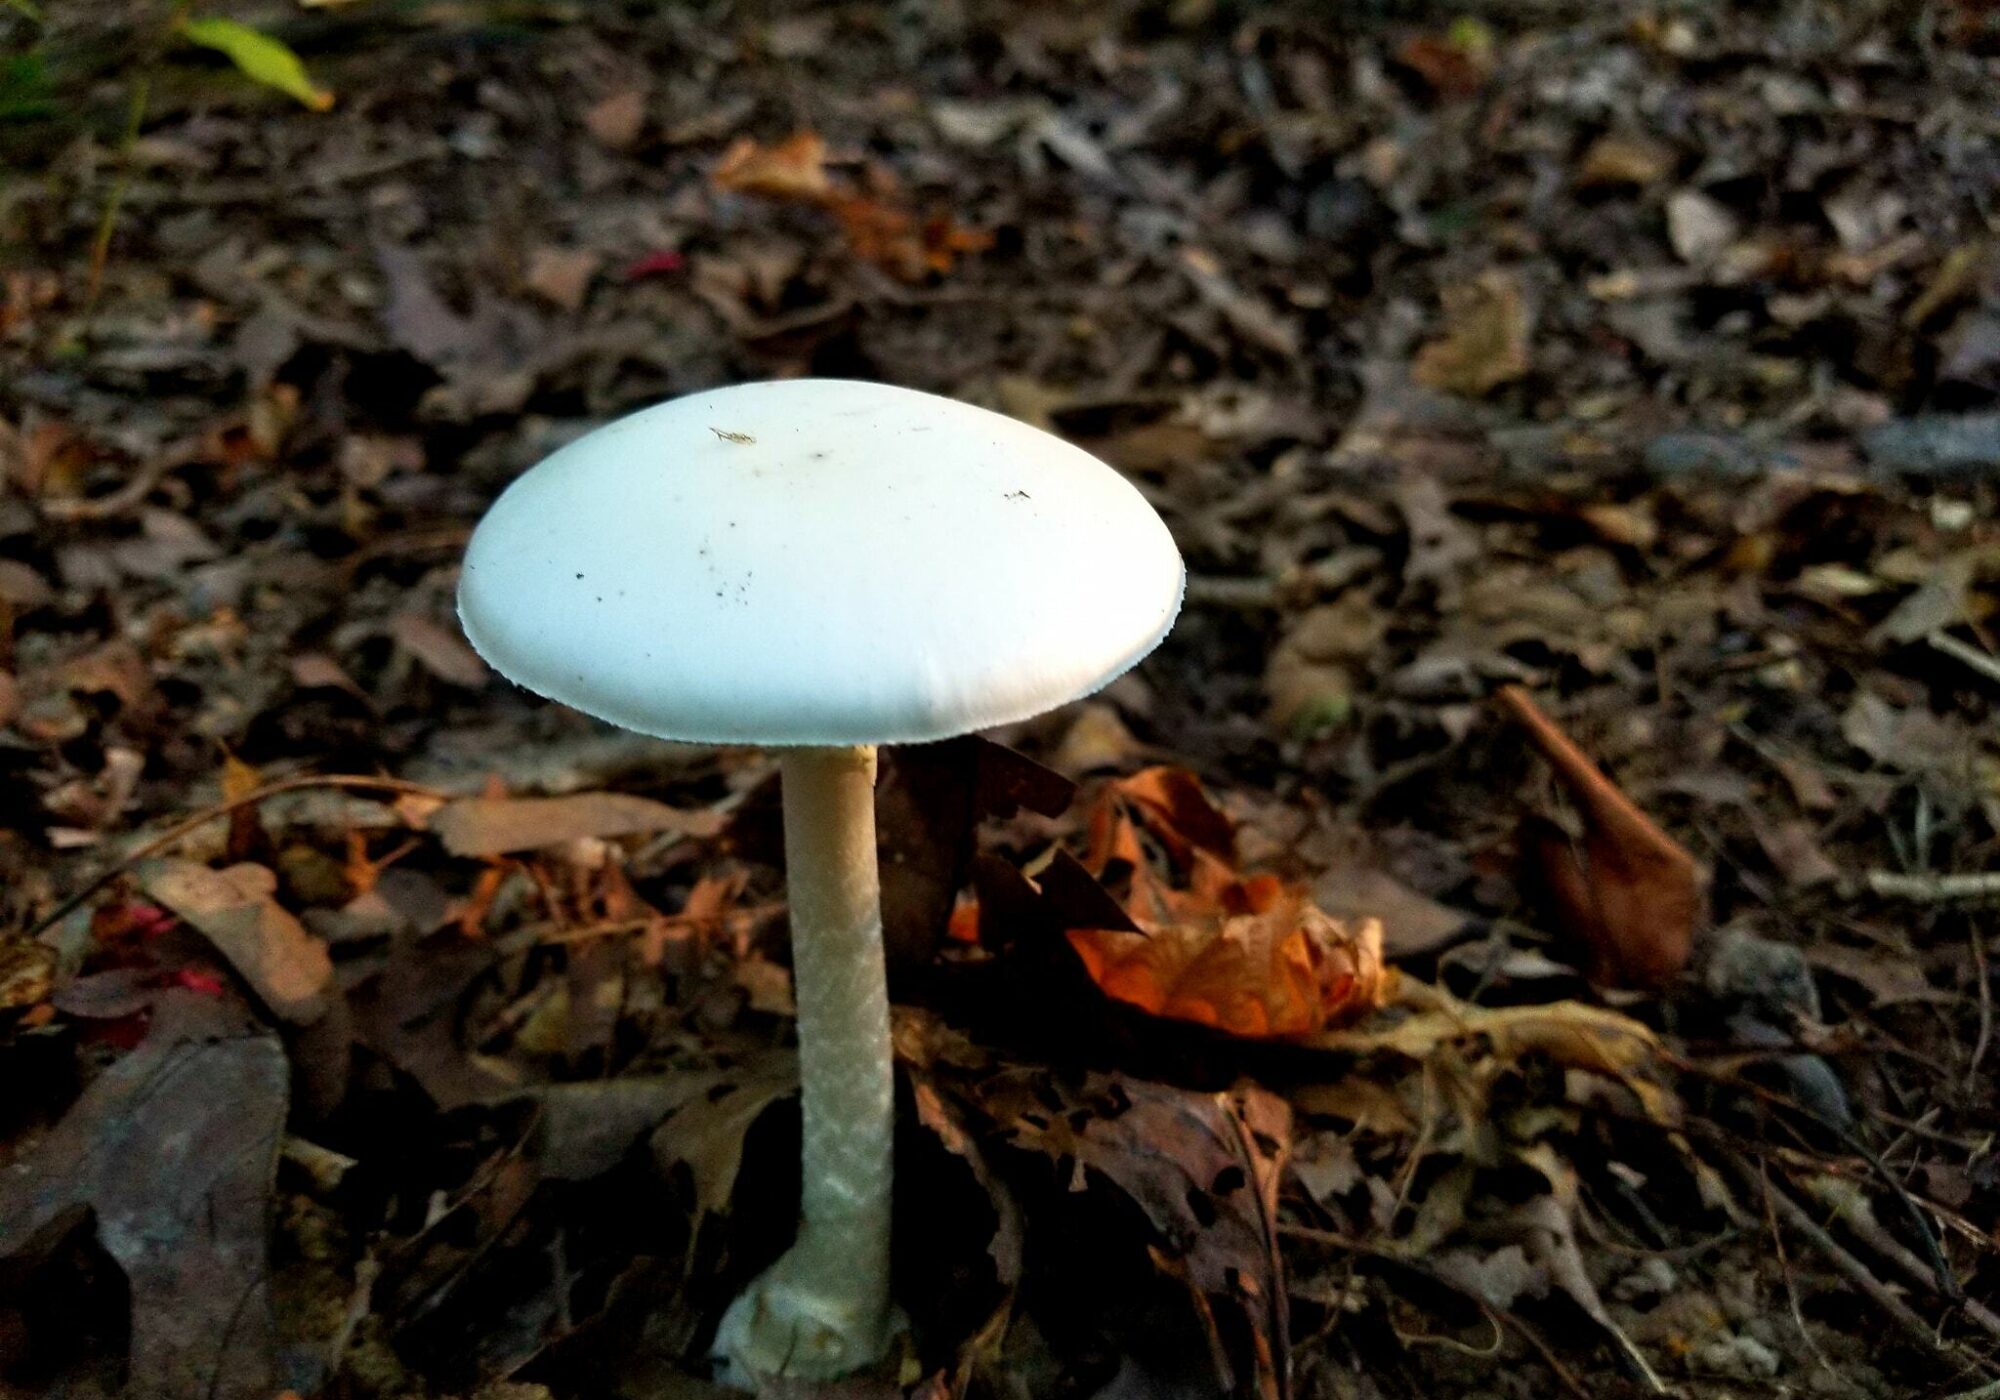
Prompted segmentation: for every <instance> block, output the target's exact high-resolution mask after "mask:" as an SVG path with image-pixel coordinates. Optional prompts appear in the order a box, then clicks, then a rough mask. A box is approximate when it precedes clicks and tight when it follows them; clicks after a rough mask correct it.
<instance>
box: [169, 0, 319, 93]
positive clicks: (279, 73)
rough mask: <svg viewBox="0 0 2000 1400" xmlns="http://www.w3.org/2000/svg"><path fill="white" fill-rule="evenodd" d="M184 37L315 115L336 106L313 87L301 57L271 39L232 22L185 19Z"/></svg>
mask: <svg viewBox="0 0 2000 1400" xmlns="http://www.w3.org/2000/svg"><path fill="white" fill-rule="evenodd" d="M180 31H181V37H182V38H184V39H186V40H187V41H188V42H189V43H192V44H199V45H201V46H202V47H203V48H205V49H214V50H216V51H217V52H218V53H221V54H225V55H227V56H228V58H229V61H230V62H231V63H234V64H235V65H236V66H237V67H238V68H240V69H241V70H242V71H243V75H244V76H245V77H247V78H249V79H251V80H252V81H255V82H259V83H262V84H263V85H264V86H265V87H269V88H276V89H277V90H278V91H279V92H282V93H284V94H285V95H286V96H287V97H295V98H297V99H298V100H299V101H300V102H303V103H304V104H305V105H306V106H308V107H310V108H312V109H313V110H314V111H315V112H324V111H325V110H327V108H329V107H331V106H333V94H332V93H330V92H328V91H327V90H326V89H325V88H323V87H317V86H315V85H314V83H313V80H312V78H311V77H310V76H309V75H308V74H307V73H306V66H305V64H304V63H303V62H301V61H300V59H299V56H298V55H297V54H295V53H293V52H292V51H291V49H290V48H288V47H287V46H286V45H285V44H283V43H281V42H280V41H278V40H276V39H273V38H272V37H271V36H270V35H268V34H265V33H262V32H260V31H258V30H255V29H252V28H251V27H250V26H249V25H247V24H238V23H237V22H236V21H235V20H233V19H184V20H182V21H181V24H180Z"/></svg>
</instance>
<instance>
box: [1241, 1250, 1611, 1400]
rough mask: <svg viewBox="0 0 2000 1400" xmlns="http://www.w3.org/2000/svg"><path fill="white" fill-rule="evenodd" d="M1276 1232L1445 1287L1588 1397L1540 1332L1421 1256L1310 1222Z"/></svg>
mask: <svg viewBox="0 0 2000 1400" xmlns="http://www.w3.org/2000/svg"><path fill="white" fill-rule="evenodd" d="M1278 1233H1279V1234H1280V1235H1290V1236H1291V1237H1292V1238H1294V1239H1301V1240H1310V1241H1312V1242H1313V1243H1314V1244H1323V1245H1327V1246H1330V1247H1331V1248H1334V1249H1345V1250H1347V1251H1349V1252H1350V1253H1353V1254H1365V1255H1367V1256H1368V1257H1370V1258H1371V1259H1380V1260H1382V1261H1383V1262H1384V1263H1387V1264H1400V1265H1401V1266H1402V1267H1404V1268H1406V1269H1408V1270H1409V1271H1410V1272H1411V1273H1413V1274H1418V1275H1420V1276H1422V1277H1424V1278H1427V1279H1429V1280H1430V1281H1431V1282H1432V1283H1435V1284H1437V1285H1438V1286H1439V1287H1440V1288H1444V1289H1448V1290H1450V1291H1451V1292H1453V1293H1456V1294H1458V1295H1459V1297H1461V1298H1464V1299H1465V1300H1466V1301H1468V1302H1470V1303H1472V1304H1473V1305H1474V1306H1475V1307H1477V1308H1478V1309H1479V1310H1480V1311H1481V1312H1482V1313H1484V1314H1486V1318H1487V1321H1489V1322H1496V1323H1501V1324H1504V1325H1505V1326H1508V1327H1511V1328H1513V1329H1514V1331H1515V1332H1517V1333H1519V1334H1520V1336H1521V1339H1522V1340H1523V1341H1525V1342H1527V1344H1528V1345H1529V1346H1531V1347H1533V1348H1534V1349H1535V1350H1536V1351H1537V1352H1539V1353H1541V1357H1542V1360H1543V1361H1545V1362H1547V1363H1548V1368H1549V1369H1550V1370H1551V1371H1553V1372H1555V1375H1556V1379H1557V1380H1559V1381H1561V1382H1562V1384H1563V1388H1564V1389H1565V1390H1567V1391H1569V1393H1570V1394H1572V1395H1574V1396H1577V1397H1578V1400H1591V1392H1590V1391H1589V1390H1587V1389H1586V1388H1585V1387H1584V1384H1583V1382H1582V1381H1580V1380H1578V1379H1577V1377H1576V1373H1575V1372H1573V1371H1571V1370H1570V1369H1569V1367H1567V1366H1565V1365H1564V1364H1563V1362H1562V1358H1561V1357H1559V1356H1557V1355H1556V1353H1555V1349H1554V1348H1553V1347H1551V1346H1550V1345H1549V1344H1548V1343H1547V1342H1546V1341H1544V1340H1543V1339H1542V1336H1541V1334H1540V1333H1538V1332H1537V1331H1535V1329H1534V1328H1532V1327H1530V1326H1529V1325H1528V1324H1527V1323H1526V1322H1525V1321H1523V1320H1522V1319H1521V1318H1519V1317H1516V1316H1515V1315H1514V1314H1513V1313H1511V1312H1509V1311H1508V1310H1507V1309H1506V1308H1502V1307H1497V1306H1495V1305H1494V1304H1492V1303H1489V1302H1487V1301H1486V1299H1484V1298H1482V1297H1480V1296H1479V1295H1478V1294H1477V1293H1475V1292H1473V1291H1472V1290H1470V1289H1468V1288H1467V1287H1466V1286H1465V1285H1464V1284H1462V1283H1458V1282H1456V1281H1454V1280H1452V1279H1449V1278H1447V1277H1445V1276H1444V1274H1442V1273H1440V1272H1438V1271H1437V1270H1435V1269H1433V1268H1431V1267H1430V1265H1428V1264H1426V1263H1424V1262H1423V1261H1422V1260H1421V1259H1412V1258H1410V1257H1409V1256H1408V1255H1405V1254H1398V1253H1397V1252H1396V1251H1395V1250H1393V1249H1384V1248H1382V1247H1381V1246H1380V1245H1373V1244H1369V1243H1368V1242H1367V1241H1366V1240H1357V1239H1355V1238H1353V1237H1352V1236H1350V1235H1342V1234H1336V1233H1335V1232H1334V1231H1332V1230H1320V1229H1315V1228H1314V1227H1312V1226H1310V1225H1289V1224H1283V1223H1281V1224H1279V1226H1278Z"/></svg>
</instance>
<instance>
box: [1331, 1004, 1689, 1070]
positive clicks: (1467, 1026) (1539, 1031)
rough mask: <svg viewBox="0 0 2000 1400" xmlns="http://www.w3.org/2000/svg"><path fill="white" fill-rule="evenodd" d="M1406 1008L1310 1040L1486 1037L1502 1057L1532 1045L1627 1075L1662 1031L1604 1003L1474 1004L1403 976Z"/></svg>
mask: <svg viewBox="0 0 2000 1400" xmlns="http://www.w3.org/2000/svg"><path fill="white" fill-rule="evenodd" d="M1397 985H1398V987H1399V988H1400V989H1402V990H1403V993H1404V998H1405V1000H1404V1005H1405V1008H1406V1010H1407V1014H1402V1015H1397V1014H1396V1013H1395V1011H1394V1010H1391V1011H1387V1012H1384V1013H1383V1016H1382V1020H1383V1021H1384V1022H1385V1024H1379V1025H1378V1024H1376V1023H1374V1022H1368V1023H1364V1024H1362V1025H1359V1026H1356V1027H1353V1028H1352V1029H1349V1030H1335V1031H1322V1032H1321V1033H1320V1034H1318V1035H1315V1036H1313V1037H1311V1038H1310V1039H1309V1040H1308V1041H1307V1042H1306V1043H1307V1044H1309V1045H1312V1046H1313V1047H1315V1048H1317V1049H1321V1050H1339V1051H1345V1052H1348V1053H1351V1054H1357V1055H1361V1054H1372V1053H1376V1052H1381V1051H1387V1052H1389V1053H1393V1054H1397V1055H1404V1056H1408V1057H1409V1058H1410V1059H1413V1060H1422V1059H1427V1058H1429V1057H1430V1056H1432V1055H1434V1054H1436V1053H1437V1052H1438V1051H1439V1050H1440V1049H1441V1048H1443V1047H1445V1046H1447V1045H1465V1044H1470V1043H1473V1042H1484V1043H1485V1045H1486V1046H1487V1047H1489V1049H1490V1051H1491V1053H1492V1054H1493V1055H1494V1056H1495V1057H1496V1058H1498V1059H1501V1060H1504V1061H1508V1062H1514V1061H1518V1060H1520V1059H1522V1058H1523V1057H1524V1056H1526V1055H1529V1054H1531V1053H1539V1054H1542V1055H1545V1056H1547V1057H1548V1058H1549V1059H1550V1060H1552V1061H1554V1062H1555V1063H1556V1064H1559V1065H1562V1066H1564V1067H1566V1068H1570V1069H1580V1070H1586V1071H1589V1072H1591V1073H1594V1074H1603V1075H1608V1076H1610V1077H1612V1078H1622V1077H1624V1076H1626V1075H1628V1074H1630V1073H1632V1072H1634V1071H1636V1070H1640V1069H1643V1068H1646V1067H1648V1066H1650V1065H1652V1064H1654V1063H1655V1062H1656V1061H1657V1058H1658V1055H1659V1049H1660V1043H1659V1038H1658V1037H1657V1036H1655V1035H1654V1034H1653V1032H1652V1031H1651V1030H1650V1029H1649V1028H1648V1027H1647V1026H1645V1025H1644V1024H1642V1023H1641V1022H1638V1021H1635V1020H1633V1019H1632V1018H1631V1017H1630V1016H1624V1015H1621V1014H1619V1013H1618V1012H1616V1011H1612V1010H1609V1009H1607V1008H1604V1007H1598V1006H1586V1005H1584V1004H1583V1003H1581V1002H1574V1001H1558V1002H1550V1003H1548V1004H1546V1005H1541V1006H1532V1005H1531V1006H1492V1007H1488V1006H1470V1005H1467V1004H1466V1003H1464V1002H1461V1001H1458V1000H1457V999H1456V998H1453V997H1451V996H1449V995H1448V994H1446V993H1445V992H1443V991H1441V990H1439V989H1438V988H1435V987H1420V986H1419V985H1418V984H1415V983H1411V982H1407V981H1404V982H1399V983H1398V984H1397Z"/></svg>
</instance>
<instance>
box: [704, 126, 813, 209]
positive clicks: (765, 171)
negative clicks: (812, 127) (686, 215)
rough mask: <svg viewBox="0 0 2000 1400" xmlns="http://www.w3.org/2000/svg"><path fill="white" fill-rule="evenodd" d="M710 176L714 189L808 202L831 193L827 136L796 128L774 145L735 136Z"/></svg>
mask: <svg viewBox="0 0 2000 1400" xmlns="http://www.w3.org/2000/svg"><path fill="white" fill-rule="evenodd" d="M709 178H710V179H712V180H713V181H714V182H715V187H716V188H717V189H722V190H735V191H737V192H739V193H741V194H760V195H764V196H765V197H767V198H770V199H796V200H801V201H804V202H806V203H809V204H817V203H819V202H821V201H823V200H825V199H826V198H827V197H828V196H829V195H831V194H832V193H833V183H832V181H830V180H829V179H828V178H827V174H826V139H825V138H824V137H822V136H821V135H820V134H819V133H818V132H815V131H795V132H793V133H792V134H791V135H790V136H788V137H786V138H785V139H784V140H783V141H780V142H779V143H778V144H777V145H775V146H765V145H762V144H760V143H759V142H758V141H757V139H756V138H755V137H753V136H741V137H738V138H737V139H736V141H735V142H734V143H732V144H731V146H730V147H729V149H728V150H726V151H724V152H723V153H722V159H721V160H719V161H718V162H716V166H715V172H714V174H713V175H711V176H710V177H709Z"/></svg>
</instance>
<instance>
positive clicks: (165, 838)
mask: <svg viewBox="0 0 2000 1400" xmlns="http://www.w3.org/2000/svg"><path fill="white" fill-rule="evenodd" d="M308 788H346V789H351V790H355V791H360V792H394V793H403V794H406V795H408V796H411V797H434V798H437V799H438V800H439V801H445V800H448V797H449V794H446V793H443V792H440V791H438V790H437V789H436V788H433V787H426V786H424V784H422V783H412V782H408V781H406V780H404V779H402V778H373V777H369V776H367V775H366V774H359V773H319V774H311V775H308V776H306V777H302V778H284V779H281V780H280V781H278V782H275V783H266V784H265V785H264V786H263V787H260V788H256V789H253V790H252V791H250V792H246V793H243V794H241V795H240V796H237V797H232V798H230V799H229V800H228V801H226V802H218V803H216V804H215V805H214V806H213V807H208V808H204V809H203V810H202V811H199V812H197V813H195V814H194V815H193V816H191V817H189V818H188V819H187V820H186V821H183V822H180V823H178V824H177V825H174V826H170V827H168V828H167V829H166V830H165V831H163V832H161V833H160V834H159V835H158V836H155V837H153V838H152V839H151V840H150V841H144V842H141V843H140V844H139V845H137V846H135V847H133V848H132V849H131V850H129V851H127V852H126V853H125V854H124V855H122V856H120V857H119V858H118V859H117V860H116V861H114V862H112V864H111V866H110V868H109V869H107V870H105V871H103V872H102V873H101V874H99V875H98V876H97V877H96V878H95V879H93V880H91V881H90V882H89V883H88V884H86V885H85V886H84V887H83V888H82V889H80V890H78V891H77V892H76V893H75V894H73V895H71V896H70V897H69V898H68V899H65V900H64V901H63V902H62V903H61V904H58V905H57V906H56V907H55V910H54V912H53V913H50V914H49V915H47V916H46V917H44V918H43V919H42V920H41V921H40V922H39V923H37V924H36V925H35V926H34V927H33V928H32V929H30V930H28V937H30V938H35V937H37V936H39V935H40V934H42V933H45V932H47V931H48V930H49V929H51V928H54V927H55V926H56V925H57V924H59V923H61V922H62V921H63V920H64V919H66V918H68V917H69V916H70V915H71V914H72V913H74V912H75V911H76V910H78V909H80V908H82V907H83V903H84V901H85V900H87V899H89V898H90V897H91V896H92V895H94V894H96V893H97V892H98V891H99V890H101V889H103V888H104V887H105V886H106V885H108V884H110V883H111V882H112V881H113V880H115V879H117V878H118V877H119V876H120V875H122V874H124V873H125V872H126V871H127V870H130V869H131V868H132V867H133V866H135V865H137V864H138V863H139V862H140V861H142V860H145V859H147V858H148V857H149V856H156V855H158V854H159V853H160V852H161V851H164V850H166V849H167V848H168V847H169V846H172V845H173V844H174V843H175V842H177V841H179V840H180V839H181V838H182V837H184V836H187V835H188V834H189V833H191V832H194V831H197V830H199V829H200V828H202V827H204V826H206V825H208V823H210V822H212V821H215V820H217V819H219V818H221V817H226V816H228V815H229V814H230V813H231V812H235V811H239V810H241V809H242V808H244V807H252V806H255V805H256V804H257V803H259V802H262V801H264V800H265V799H266V798H269V797H276V796H277V795H278V794H279V793H282V792H302V791H304V790H306V789H308Z"/></svg>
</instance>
